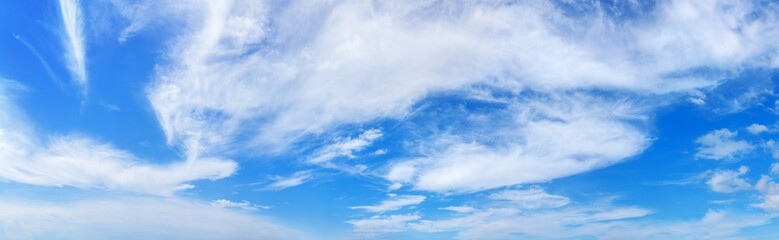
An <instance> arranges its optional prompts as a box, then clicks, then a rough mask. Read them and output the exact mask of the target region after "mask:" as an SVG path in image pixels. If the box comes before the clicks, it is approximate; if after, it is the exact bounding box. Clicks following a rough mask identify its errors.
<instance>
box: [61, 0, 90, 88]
mask: <svg viewBox="0 0 779 240" xmlns="http://www.w3.org/2000/svg"><path fill="white" fill-rule="evenodd" d="M79 2H80V1H79V0H60V1H59V5H60V6H59V7H60V14H61V16H62V24H63V26H64V34H65V36H64V37H63V39H62V42H63V45H64V46H65V52H66V54H65V60H66V61H65V62H66V63H67V66H68V68H69V69H70V72H71V74H72V75H73V81H74V82H75V83H76V84H77V85H78V86H79V87H81V88H82V90H83V91H84V92H86V87H87V69H86V57H85V52H86V47H85V45H84V19H83V16H82V14H81V7H80V6H79Z"/></svg>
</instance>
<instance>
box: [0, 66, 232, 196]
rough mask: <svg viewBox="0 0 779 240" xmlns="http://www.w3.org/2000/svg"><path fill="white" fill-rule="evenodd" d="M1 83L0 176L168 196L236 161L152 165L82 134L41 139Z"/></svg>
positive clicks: (222, 173)
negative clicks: (0, 165)
mask: <svg viewBox="0 0 779 240" xmlns="http://www.w3.org/2000/svg"><path fill="white" fill-rule="evenodd" d="M9 84H10V83H9V82H5V81H3V82H0V107H2V109H3V111H0V163H1V164H2V165H3V166H4V167H3V168H0V179H3V180H6V181H14V182H19V183H26V184H33V185H41V186H72V187H78V188H105V189H111V190H119V191H132V192H139V193H148V194H157V195H170V194H172V193H173V192H175V191H178V190H183V189H189V188H193V187H194V186H192V185H190V184H187V182H190V181H194V180H200V179H212V180H215V179H220V178H224V177H227V176H230V175H232V174H233V173H234V172H235V171H236V168H237V165H236V163H235V162H233V161H230V160H224V159H217V158H200V159H189V160H187V161H181V162H174V163H168V164H149V163H144V161H142V160H140V159H138V158H136V157H135V156H133V155H132V154H130V153H128V152H125V151H122V150H119V149H116V148H115V147H113V146H111V145H109V144H105V143H99V142H96V141H94V140H92V139H89V138H86V137H81V136H51V137H48V139H47V140H41V139H39V137H38V136H37V134H36V132H35V131H34V129H33V128H32V127H30V126H29V125H28V124H27V121H26V119H25V118H24V114H23V113H22V112H21V111H20V110H18V109H17V108H16V106H15V105H14V104H13V103H12V102H11V99H9V96H10V93H9V92H8V90H7V89H6V88H7V85H9Z"/></svg>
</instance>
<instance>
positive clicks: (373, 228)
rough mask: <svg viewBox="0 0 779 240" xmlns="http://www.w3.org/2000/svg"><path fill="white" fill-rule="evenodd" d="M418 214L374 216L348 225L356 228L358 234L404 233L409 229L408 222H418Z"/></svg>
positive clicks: (353, 221) (350, 222)
mask: <svg viewBox="0 0 779 240" xmlns="http://www.w3.org/2000/svg"><path fill="white" fill-rule="evenodd" d="M419 218H420V217H419V215H417V214H406V215H390V216H373V217H371V218H366V219H360V220H350V221H347V223H349V224H352V226H354V231H355V232H358V233H389V232H402V231H406V230H407V229H408V227H407V225H408V222H410V221H414V220H418V219H419Z"/></svg>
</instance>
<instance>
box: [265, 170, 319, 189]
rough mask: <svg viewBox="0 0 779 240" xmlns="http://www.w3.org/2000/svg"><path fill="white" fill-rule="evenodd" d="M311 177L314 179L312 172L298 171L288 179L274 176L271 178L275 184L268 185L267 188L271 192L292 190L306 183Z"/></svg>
mask: <svg viewBox="0 0 779 240" xmlns="http://www.w3.org/2000/svg"><path fill="white" fill-rule="evenodd" d="M311 177H313V175H312V174H311V171H298V172H295V173H294V174H292V175H291V176H288V177H282V176H273V177H271V178H272V179H273V182H272V183H270V184H268V185H267V186H266V188H267V189H271V190H282V189H286V188H291V187H295V186H298V185H301V184H303V183H305V182H306V181H307V180H309V179H311Z"/></svg>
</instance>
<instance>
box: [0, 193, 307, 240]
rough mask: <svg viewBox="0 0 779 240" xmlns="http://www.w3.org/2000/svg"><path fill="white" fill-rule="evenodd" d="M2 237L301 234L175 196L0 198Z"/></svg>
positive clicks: (263, 236) (253, 236) (291, 236)
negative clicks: (72, 199)
mask: <svg viewBox="0 0 779 240" xmlns="http://www.w3.org/2000/svg"><path fill="white" fill-rule="evenodd" d="M0 229H2V231H0V238H3V239H40V238H52V237H54V238H64V239H116V238H131V239H302V238H303V234H302V233H300V232H298V231H296V230H292V229H289V228H287V227H283V226H280V225H278V224H275V223H273V222H270V221H269V220H266V219H264V218H262V217H257V216H252V215H249V214H246V213H242V212H239V211H230V210H228V209H222V208H220V207H217V206H211V205H209V204H205V203H199V202H196V201H190V200H183V199H177V198H137V197H134V198H110V199H92V200H80V201H75V202H36V201H16V200H11V199H8V198H5V199H3V200H0Z"/></svg>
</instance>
